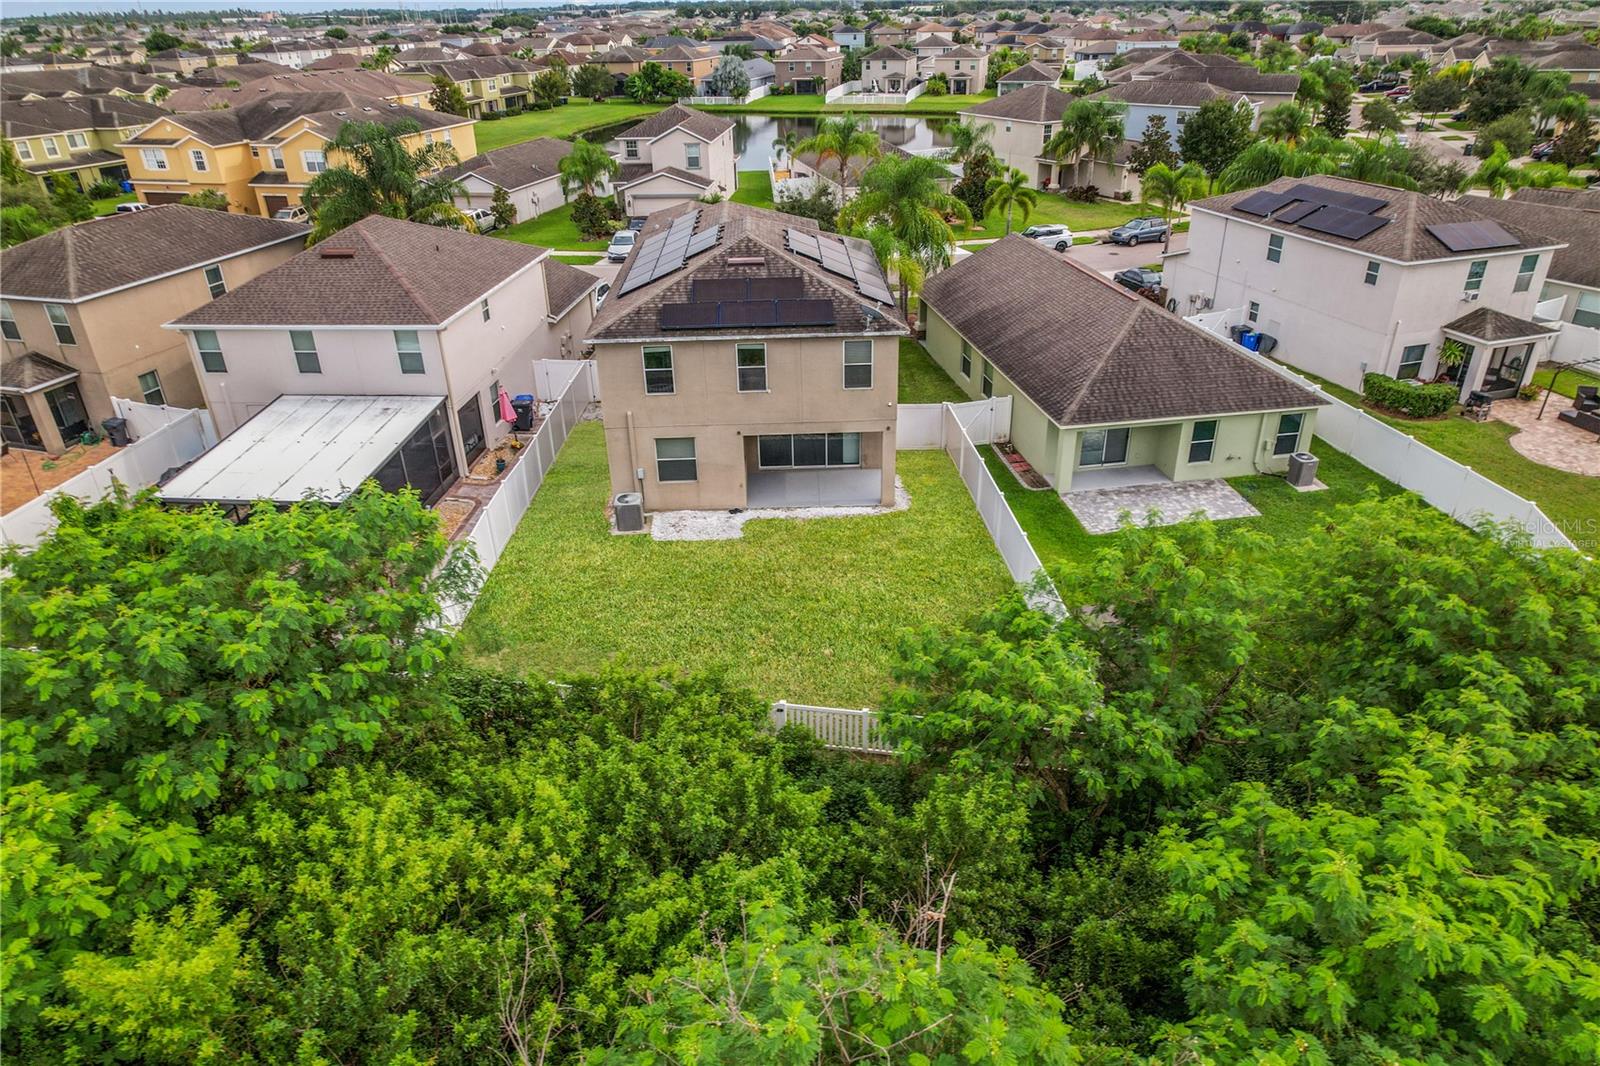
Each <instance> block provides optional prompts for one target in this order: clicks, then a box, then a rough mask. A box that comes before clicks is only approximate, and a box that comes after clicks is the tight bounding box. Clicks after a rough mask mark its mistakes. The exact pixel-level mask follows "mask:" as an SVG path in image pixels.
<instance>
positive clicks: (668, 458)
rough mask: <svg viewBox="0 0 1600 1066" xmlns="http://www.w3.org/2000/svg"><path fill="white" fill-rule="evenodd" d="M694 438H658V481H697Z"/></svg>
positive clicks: (697, 472)
mask: <svg viewBox="0 0 1600 1066" xmlns="http://www.w3.org/2000/svg"><path fill="white" fill-rule="evenodd" d="M699 477H700V473H699V470H698V469H697V467H696V465H695V460H694V438H693V437H657V438H656V480H657V481H697V480H699Z"/></svg>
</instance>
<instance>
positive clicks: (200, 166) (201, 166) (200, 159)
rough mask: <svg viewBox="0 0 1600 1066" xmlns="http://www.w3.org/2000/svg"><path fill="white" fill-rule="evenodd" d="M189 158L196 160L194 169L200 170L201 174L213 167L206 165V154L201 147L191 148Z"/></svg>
mask: <svg viewBox="0 0 1600 1066" xmlns="http://www.w3.org/2000/svg"><path fill="white" fill-rule="evenodd" d="M189 158H190V159H191V160H192V161H193V162H194V169H195V170H196V171H197V172H199V173H201V174H204V173H205V172H206V171H207V170H210V169H211V168H210V167H209V166H207V165H206V154H205V153H204V152H202V151H201V150H200V149H198V148H192V149H190V150H189Z"/></svg>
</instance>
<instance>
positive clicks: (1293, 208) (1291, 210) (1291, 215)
mask: <svg viewBox="0 0 1600 1066" xmlns="http://www.w3.org/2000/svg"><path fill="white" fill-rule="evenodd" d="M1324 206H1325V205H1323V204H1318V203H1311V202H1309V201H1306V200H1297V201H1295V202H1293V203H1291V204H1290V205H1289V206H1288V207H1285V208H1283V209H1282V210H1280V211H1277V212H1275V213H1274V214H1273V216H1272V221H1274V222H1299V221H1300V220H1301V219H1302V218H1305V217H1306V216H1307V215H1309V214H1311V212H1313V211H1320V210H1322V208H1323V207H1324Z"/></svg>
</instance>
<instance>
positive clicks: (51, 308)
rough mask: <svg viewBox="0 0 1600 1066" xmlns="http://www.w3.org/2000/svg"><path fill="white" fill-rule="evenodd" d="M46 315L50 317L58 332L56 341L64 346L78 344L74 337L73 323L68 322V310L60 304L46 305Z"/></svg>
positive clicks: (51, 323)
mask: <svg viewBox="0 0 1600 1066" xmlns="http://www.w3.org/2000/svg"><path fill="white" fill-rule="evenodd" d="M44 313H45V314H46V315H48V316H49V317H50V325H51V327H52V328H53V329H54V330H55V331H56V340H57V341H59V342H60V343H62V344H77V343H78V338H77V337H74V336H73V335H72V323H70V322H68V321H67V309H66V308H65V307H62V306H61V305H60V304H45V305H44Z"/></svg>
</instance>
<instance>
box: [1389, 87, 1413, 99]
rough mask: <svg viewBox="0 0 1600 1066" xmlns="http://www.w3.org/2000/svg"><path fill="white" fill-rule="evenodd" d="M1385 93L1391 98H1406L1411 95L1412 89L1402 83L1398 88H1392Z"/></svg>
mask: <svg viewBox="0 0 1600 1066" xmlns="http://www.w3.org/2000/svg"><path fill="white" fill-rule="evenodd" d="M1383 95H1385V96H1387V97H1389V98H1390V99H1391V100H1404V99H1405V98H1406V97H1408V96H1410V95H1411V90H1410V89H1409V88H1408V87H1406V86H1404V85H1402V86H1400V87H1399V88H1398V89H1390V90H1389V91H1388V92H1386V93H1384V94H1383Z"/></svg>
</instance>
